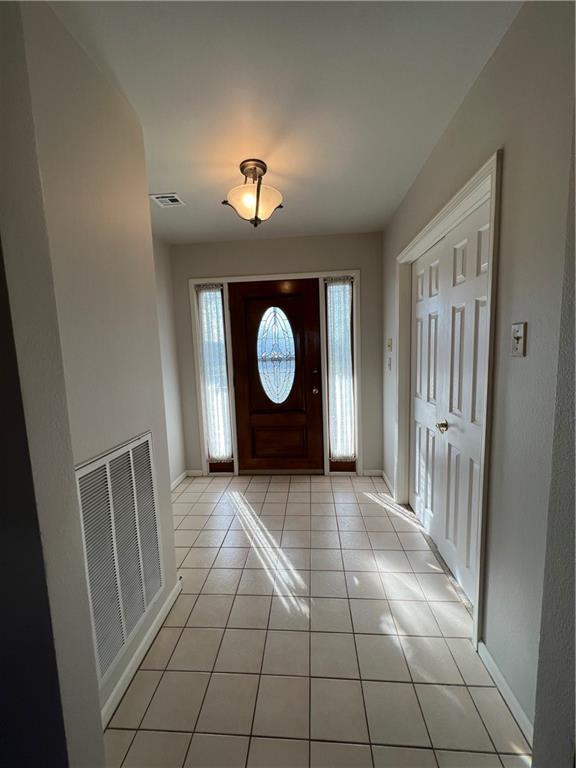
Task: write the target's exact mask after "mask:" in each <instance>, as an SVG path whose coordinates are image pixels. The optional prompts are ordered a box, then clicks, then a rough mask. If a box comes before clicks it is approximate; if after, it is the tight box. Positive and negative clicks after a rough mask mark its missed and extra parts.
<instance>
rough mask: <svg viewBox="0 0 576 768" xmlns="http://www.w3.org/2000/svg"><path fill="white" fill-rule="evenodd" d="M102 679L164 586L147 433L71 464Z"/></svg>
mask: <svg viewBox="0 0 576 768" xmlns="http://www.w3.org/2000/svg"><path fill="white" fill-rule="evenodd" d="M76 479H77V484H78V495H79V498H80V510H81V515H82V531H83V537H84V553H85V558H86V571H87V575H88V588H89V592H90V606H91V611H92V626H93V632H94V642H95V647H96V656H97V661H98V670H99V675H100V681H102V680H103V679H104V677H105V676H106V674H107V673H108V671H109V670H110V669H111V667H112V666H113V665H114V663H115V662H116V660H117V659H118V658H119V656H120V655H121V653H122V649H123V648H124V646H125V645H126V644H127V643H128V642H129V641H130V638H131V636H132V635H133V633H134V632H135V631H136V629H137V627H138V626H139V624H140V623H141V622H142V621H143V619H144V616H145V615H146V612H147V611H148V609H149V607H150V604H151V603H152V602H153V600H154V598H155V597H156V595H158V593H159V591H160V588H161V587H162V567H161V562H160V545H159V540H158V519H157V503H156V488H155V483H154V468H153V461H152V446H151V436H150V434H147V435H144V436H143V437H139V438H136V439H135V440H133V441H132V442H130V443H128V444H127V445H123V446H122V447H121V448H117V449H115V450H114V451H112V452H110V453H108V454H106V455H105V456H101V457H100V458H98V459H96V460H94V461H92V462H90V463H89V464H86V465H84V466H82V467H80V468H79V469H77V471H76Z"/></svg>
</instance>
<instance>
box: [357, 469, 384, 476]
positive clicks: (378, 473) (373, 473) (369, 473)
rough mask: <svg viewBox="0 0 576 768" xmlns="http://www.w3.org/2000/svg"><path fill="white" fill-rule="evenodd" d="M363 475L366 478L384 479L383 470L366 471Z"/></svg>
mask: <svg viewBox="0 0 576 768" xmlns="http://www.w3.org/2000/svg"><path fill="white" fill-rule="evenodd" d="M362 474H363V475H364V477H382V470H381V469H365V470H364V471H363V472H362Z"/></svg>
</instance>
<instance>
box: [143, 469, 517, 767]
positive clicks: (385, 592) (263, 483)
mask: <svg viewBox="0 0 576 768" xmlns="http://www.w3.org/2000/svg"><path fill="white" fill-rule="evenodd" d="M291 482H292V480H290V485H289V486H288V487H289V489H290V487H291ZM192 483H193V481H192V482H191V483H190V484H188V486H186V487H188V488H189V487H191V485H192ZM229 485H230V481H228V483H227V485H226V486H225V487H224V488H223V489H222V490H220V487H219V488H218V490H219V492H220V494H221V495H220V499H219V500H218V501H217V502H215V506H214V508H213V509H212V511H211V512H210V513H209V515H208V518H210V517H212V516H214V515H217V514H218V513H219V512H223V511H219V510H217V509H216V508H217V506H218V505H219V503H220V501H221V499H222V496H224V494H225V490H226V488H228V487H229ZM257 485H262V486H266V488H267V489H270V487H271V483H270V481H267V482H262V483H255V484H254V486H257ZM298 485H299V486H304V487H306V486H307V487H308V489H309V490H308V493H309V494H310V505H311V503H312V501H311V493H312V489H313V485H312V484H306V483H296V484H295V486H298ZM208 487H209V484H208V485H207V486H205V487H203V490H202V492H206V490H205V489H206V488H208ZM249 487H250V483H249V484H248V486H247V487H246V488H245V489H244V490H248V489H249ZM324 487H327V486H324ZM331 487H332V493H334V492H335V491H334V486H331ZM348 487H350V486H348ZM351 487H352V490H353V492H354V493H355V495H356V499H357V502H356V503H358V504H359V503H360V502H359V500H358V493H359V492H360V490H359V489H358V488H355V487H354V486H351ZM338 490H340V489H338ZM375 490H376V493H379V492H380V489H378V488H376V489H375ZM184 492H185V489H184V490H182V491H181V493H184ZM202 492H201V493H202ZM298 492H302V490H301V488H299V489H298ZM321 492H324V490H322V491H321ZM181 493H180V494H179V495H181ZM266 493H267V491H266V492H265V495H266ZM289 493H290V490H289V491H288V494H289ZM265 495H264V498H265ZM176 498H178V496H177V497H176ZM174 501H176V500H174ZM173 503H174V502H173ZM196 503H197V502H193V503H192V505H191V509H190V512H193V511H194V510H193V507H194V505H195V504H196ZM265 503H266V502H265V501H262V502H261V503H260V509H259V510H258V515H257V516H258V517H261V516H262V515H263V514H264V512H265V510H264V509H263V506H264V504H265ZM288 503H290V502H289V501H288V499H287V500H286V502H285V508H284V515H283V516H282V519H283V523H282V530H281V535H280V542H281V540H282V535H283V532H284V530H286V529H285V526H286V521H287V519H288V518H289V517H293V516H299V515H298V513H296V515H288V513H287V505H288ZM298 503H300V502H298ZM302 503H304V502H302ZM336 503H337V502H335V501H334V505H335V506H334V515H329V516H327V517H332V516H333V517H334V518H335V521H336V528H337V532H338V539H339V541H340V548H339V552H340V554H341V556H342V551H343V549H342V540H341V536H340V532H341V529H340V527H339V524H338V520H339V517H344V516H345V515H338V514H337V513H336ZM342 503H347V502H342ZM310 505H309V509H310V512H309V513H308V514H306V513H304V516H306V517H308V520H309V523H310V524H309V527H308V529H307V530H308V532H309V534H310V540H309V546H308V547H297V549H303V550H308V551H309V552H310V550H311V549H312V542H311V526H312V521H311V518H312V514H311V506H310ZM383 509H384V516H386V517H387V518H388V519H389V515H388V511H387V510H386V509H385V508H383ZM355 516H356V515H354V517H355ZM235 517H236V516H235V515H233V516H232V520H231V521H230V523H229V524H228V526H227V528H226V529H212V528H211V529H206V528H205V526H206V525H207V522H205V523H204V525H203V528H202V529H201V531H204V530H225V534H226V535H227V534H228V532H229V531H230V530H231V529H232V528H231V526H232V525H233V522H234V519H235ZM359 517H360V518H361V520H362V524H363V525H364V531H365V532H366V534H367V535H368V541H369V542H370V550H366V551H371V553H372V554H373V556H375V552H376V551H377V550H375V549H374V546H373V542H372V539H371V538H370V536H369V533H370V532H369V531H367V530H366V519H365V517H364V513H363V511H362V510H361V509H360V515H359ZM182 522H183V521H180V523H179V524H178V526H180V525H181V524H182ZM183 530H184V529H183ZM290 530H292V531H293V532H296V531H299V530H302V529H299V528H294V529H290ZM394 533H396V535H398V532H397V531H396V529H394ZM198 535H200V534H198ZM226 535H225V536H224V538H223V539H222V543H221V544H220V546H219V547H218V552H217V555H216V557H215V558H214V560H213V561H212V565H211V566H210V568H209V569H208V574H207V576H206V577H205V579H204V581H203V582H202V585H201V586H200V592H199V593H198V596H197V598H198V597H199V596H200V595H201V594H204V593H203V592H202V589H203V588H204V586H205V583H206V580H207V579H208V578H209V576H210V574H211V572H212V571H213V569H214V568H215V566H214V563H215V561H216V558H217V557H218V555H219V554H220V552H221V550H222V548H223V547H224V541H225V538H226ZM294 539H295V540H297V537H294ZM195 541H196V539H195ZM400 543H401V545H402V550H399V551H402V552H404V554H406V552H407V551H409V550H406V549H405V547H404V545H403V543H402V542H400ZM277 546H278V547H279V548H280V547H281V543H279V544H278V545H277ZM194 547H195V544H193V545H192V546H191V547H189V548H188V553H189V552H190V551H191V550H192V549H193V548H194ZM200 548H201V547H200ZM251 549H252V547H250V548H249V551H250V550H251ZM287 549H288V550H289V549H291V547H288V548H287ZM321 549H322V548H321ZM328 549H330V548H328ZM188 553H187V555H186V557H187V556H188ZM433 553H434V551H433ZM434 554H435V553H434ZM310 556H311V553H310ZM409 563H410V567H411V569H412V570H411V573H412V574H414V575H416V580H417V581H418V584H419V585H420V581H419V580H418V578H417V573H416V572H415V571H414V567H413V565H412V562H411V561H409ZM376 564H377V563H376ZM342 565H343V570H342V574H343V578H344V583H345V588H346V593H347V598H346V600H347V604H348V612H349V614H351V606H350V599H351V598H350V595H349V590H348V581H347V579H346V574H347V571H346V569H345V568H344V563H342ZM180 569H181V567H180ZM216 570H218V568H217V567H216ZM229 570H235V569H232V568H231V569H229ZM239 570H241V571H242V574H243V573H244V572H245V571H246V570H251V569H246V567H245V564H244V566H243V567H242V568H240V569H239ZM277 570H278V569H275V578H274V585H273V591H272V595H271V599H270V605H269V609H268V622H267V629H266V641H265V648H266V645H267V641H268V633H269V631H270V616H271V609H272V602H273V598H274V594H275V593H274V587H275V584H276V579H277ZM298 570H303V571H304V570H307V571H308V574H309V580H310V586H311V581H312V575H313V574H314V572H316V571H317V570H318V569H313V568H312V564H311V563H310V567H309V569H298ZM443 570H444V569H443ZM337 572H338V571H335V573H337ZM375 572H376V573H378V576H379V581H380V583H382V586H383V587H384V582H383V581H382V573H383V572H382V571H380V569H379V568H377V570H376V571H375ZM445 575H448V574H446V573H445ZM241 578H242V576H241V577H240V579H239V580H238V583H237V585H236V590H235V592H234V593H233V598H234V599H235V598H236V597H237V595H238V588H239V584H240V580H241ZM311 593H312V589H311V588H310V598H309V599H310V603H311V601H312V599H313V598H312V594H311ZM384 594H385V596H386V600H387V602H389V601H390V598H389V597H388V593H387V591H386V589H385V587H384ZM458 597H459V600H458V601H457V602H458V603H460V604H463V605H464V602H463V601H462V600H461V597H460V595H458ZM359 599H365V600H370V598H359ZM233 602H234V600H233ZM233 602H232V604H231V607H230V610H229V611H228V618H227V620H226V625H225V627H224V629H223V633H222V638H221V642H220V644H219V648H218V651H217V655H216V657H215V658H216V660H217V657H218V654H219V652H220V647H221V643H222V639H223V637H224V634H225V631H226V629H227V625H228V622H229V619H230V615H231V610H232V605H233ZM405 602H409V601H405ZM418 602H426V604H427V605H428V607H429V609H430V610H431V607H430V602H446V601H430V600H429V599H428V598H427V596H426V594H424V601H418ZM448 602H450V601H448ZM455 602H456V601H455ZM195 606H196V601H195V603H194V605H193V608H192V609H191V611H190V615H191V613H192V610H193V609H194V607H195ZM464 607H466V606H464ZM432 615H433V617H434V620H435V621H436V617H435V614H434V613H432ZM392 618H393V622H394V626H395V627H396V630H397V631H398V626H397V622H396V619H395V618H394V616H393V615H392ZM188 620H189V617H188ZM188 620H187V621H188ZM309 621H310V617H309ZM186 626H187V623H186V624H185V626H184V627H182V628H181V631H180V634H179V638H180V637H181V635H182V633H183V630H184V628H186ZM291 631H295V630H291ZM311 631H312V630H311V626H310V624H309V629H308V633H309V664H311V637H312V634H311ZM440 631H441V634H440V638H441V639H443V640H444V645H446V646H448V650H449V653H450V657H451V659H452V660H453V662H454V664H455V666H456V668H457V669H458V670H459V672H460V669H459V666H458V664H457V663H456V660H455V657H454V655H453V653H452V649H451V648H450V646H449V645H448V643H447V642H446V639H447V638H448V639H450V638H451V637H452V636H450V635H445V634H444V632H443V631H442V630H440ZM352 633H353V635H354V643H355V649H356V658H357V663H358V665H359V657H358V648H357V644H356V634H357V633H356V631H355V629H354V626H353V622H352ZM360 634H365V633H360ZM368 634H372V633H368ZM378 634H380V633H378ZM392 636H394V635H392ZM410 636H411V635H402V636H400V635H399V634H398V633H397V634H396V637H397V638H398V642H399V644H400V647H401V649H402V652H403V655H404V658H405V660H406V656H405V652H404V647H403V645H402V642H401V639H400V638H401V637H410ZM415 637H424V636H423V635H415ZM454 637H456V638H458V636H454ZM177 643H178V641H177ZM177 643H176V645H177ZM176 645H175V646H174V650H175V648H176ZM174 650H173V651H172V653H171V655H170V658H172V655H173V653H174ZM264 655H265V649H264V651H263V655H262V660H261V665H260V673H259V684H260V678H261V676H262V670H263V662H264ZM216 660H215V663H214V665H213V669H212V672H211V673H210V680H211V679H212V674H213V672H214V666H215V664H216ZM168 663H169V662H167V665H168ZM167 665H166V668H167ZM407 666H408V665H407ZM408 671H409V674H410V679H411V681H412V685H413V686H414V685H415V684H414V681H413V676H412V673H411V670H410V668H409V666H408ZM460 674H461V672H460ZM163 675H164V672H163V673H162V675H161V678H160V680H161V679H162V677H163ZM308 678H309V691H311V680H312V674H311V669H310V670H309V675H308ZM328 679H335V678H328ZM210 680H209V682H210ZM359 680H360V681H361V688H362V677H361V675H360V670H359ZM159 682H160V681H159ZM378 682H382V681H378ZM259 684H258V685H259ZM430 684H431V685H444V684H438V683H430ZM208 685H209V683H208ZM208 685H207V688H206V691H207V690H208ZM452 685H456V684H452ZM157 687H158V686H156V689H155V691H154V694H153V695H152V698H153V697H154V695H155V692H156V690H157ZM459 687H466V689H467V690H468V689H469V688H470V686H468V685H467V684H466V683H465V681H464V686H461V685H460V686H459ZM473 687H474V686H473ZM476 687H488V688H491V687H493V686H476ZM468 693H469V691H468ZM205 694H206V692H205ZM362 694H363V688H362ZM309 695H311V694H309ZM469 695H470V693H469ZM257 697H258V691H257ZM257 697H256V702H255V708H256V703H257ZM204 698H205V696H204ZM204 698H203V702H202V704H201V706H200V710H199V715H198V717H199V716H200V712H201V709H202V706H203V703H204ZM417 698H418V697H417ZM470 698H472V696H471V695H470ZM418 701H419V699H418ZM472 701H473V703H474V707H475V709H476V711H478V708H477V706H476V703H475V701H474V699H472ZM363 702H364V710H365V717H366V718H367V714H366V704H365V700H364V695H363ZM148 706H149V705H148ZM309 709H310V713H309V729H310V732H309V739H308V742H309V745H310V744H311V741H312V738H311V722H310V719H311V706H310V699H309ZM147 710H148V707H147V708H146V711H147ZM478 715H479V717H480V721H481V722H482V724H483V726H484V728H485V729H486V731H487V733H488V736H489V738H490V741H491V742H492V743H493V740H492V737H491V736H490V733H489V732H488V729H487V728H486V725H485V723H484V720H483V718H482V716H481V714H480V712H479V711H478ZM144 717H145V714H144V716H143V718H142V720H141V721H140V722H142V721H143V719H144ZM254 718H255V709H254V713H253V719H252V722H253V723H254ZM423 719H424V723H425V726H426V728H427V729H428V726H427V723H426V719H425V718H424V717H423ZM513 720H514V718H513ZM514 722H516V721H515V720H514ZM138 730H140V728H138V729H137V731H138ZM142 730H146V729H142ZM252 730H253V725H252V729H251V731H252ZM137 731H136V733H137ZM135 735H136V734H135ZM134 738H135V737H134ZM131 743H132V742H131ZM493 745H494V747H495V744H494V743H493ZM129 749H130V747H129V748H128V751H129ZM448 751H459V750H448ZM493 754H498V753H497V752H494V753H493ZM309 757H310V746H309Z"/></svg>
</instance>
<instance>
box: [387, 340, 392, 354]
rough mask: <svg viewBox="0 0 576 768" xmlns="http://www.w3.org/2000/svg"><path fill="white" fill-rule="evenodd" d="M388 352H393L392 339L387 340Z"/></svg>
mask: <svg viewBox="0 0 576 768" xmlns="http://www.w3.org/2000/svg"><path fill="white" fill-rule="evenodd" d="M386 351H387V352H392V339H391V338H388V339H386Z"/></svg>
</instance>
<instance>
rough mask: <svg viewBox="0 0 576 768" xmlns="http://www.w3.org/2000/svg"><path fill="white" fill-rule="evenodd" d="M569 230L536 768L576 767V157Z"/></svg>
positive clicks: (555, 430) (546, 572) (559, 356)
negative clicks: (575, 370)
mask: <svg viewBox="0 0 576 768" xmlns="http://www.w3.org/2000/svg"><path fill="white" fill-rule="evenodd" d="M567 228H568V232H567V237H566V262H565V268H564V287H563V296H562V314H561V320H560V346H559V354H558V382H557V386H556V413H555V418H554V452H553V455H552V479H551V483H550V486H551V487H550V504H549V507H548V536H547V541H546V566H545V570H544V589H543V595H542V620H541V622H540V658H539V663H538V685H537V688H536V723H535V729H534V759H533V766H534V768H546V766H548V765H553V766H554V768H574V158H572V168H571V178H570V198H569V207H568V227H567Z"/></svg>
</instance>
